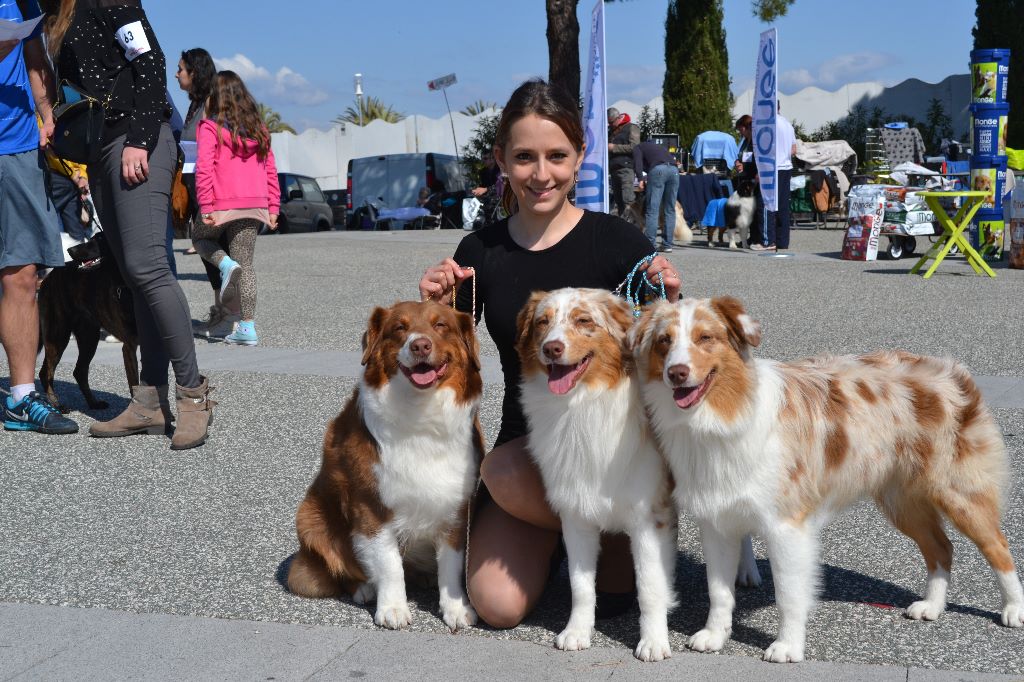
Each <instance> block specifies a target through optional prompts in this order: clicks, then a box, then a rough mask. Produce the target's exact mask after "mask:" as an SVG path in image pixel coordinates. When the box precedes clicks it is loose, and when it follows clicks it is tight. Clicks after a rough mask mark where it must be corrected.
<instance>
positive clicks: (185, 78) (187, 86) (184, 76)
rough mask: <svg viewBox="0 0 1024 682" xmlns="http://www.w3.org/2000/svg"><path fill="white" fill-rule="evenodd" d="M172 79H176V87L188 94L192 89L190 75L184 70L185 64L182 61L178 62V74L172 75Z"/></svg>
mask: <svg viewBox="0 0 1024 682" xmlns="http://www.w3.org/2000/svg"><path fill="white" fill-rule="evenodd" d="M174 77H175V78H177V79H178V87H179V88H181V89H182V90H184V91H185V92H188V91H189V90H191V89H192V74H190V73H189V72H188V69H186V68H185V62H184V60H182V59H179V60H178V73H176V74H174Z"/></svg>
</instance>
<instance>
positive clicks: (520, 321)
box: [516, 291, 548, 358]
mask: <svg viewBox="0 0 1024 682" xmlns="http://www.w3.org/2000/svg"><path fill="white" fill-rule="evenodd" d="M547 295H548V292H546V291H535V292H533V293H532V294H530V298H529V300H527V301H526V305H524V306H523V308H522V310H520V311H519V315H518V316H517V317H516V352H518V353H519V357H520V358H521V357H523V353H524V352H527V351H528V350H529V343H530V337H532V336H533V316H534V315H535V314H536V312H537V306H538V305H540V302H541V301H543V300H544V297H545V296H547Z"/></svg>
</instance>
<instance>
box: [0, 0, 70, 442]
mask: <svg viewBox="0 0 1024 682" xmlns="http://www.w3.org/2000/svg"><path fill="white" fill-rule="evenodd" d="M40 14H41V10H40V9H39V5H38V4H37V2H36V0H18V2H4V3H0V19H6V20H8V21H15V22H20V21H24V20H27V19H33V18H35V17H38V16H39V15H40ZM41 33H42V29H41V27H40V26H36V28H35V30H34V31H33V32H32V34H31V35H29V36H28V37H27V38H25V39H24V40H9V41H2V42H0V286H2V287H3V292H2V294H0V342H2V344H3V347H4V353H5V354H6V355H7V364H8V365H9V366H10V368H11V394H10V395H9V396H4V398H3V417H4V428H5V429H7V430H10V431H38V432H40V433H47V434H63V433H75V432H77V431H78V424H76V423H75V422H73V421H71V420H70V419H68V418H67V417H65V416H63V415H61V414H60V412H58V411H57V410H56V409H55V408H54V407H53V405H51V404H50V403H49V401H47V399H46V396H44V395H41V394H39V393H37V392H36V386H35V376H34V375H35V369H36V353H38V351H39V308H38V307H37V306H36V286H37V284H38V279H37V276H36V270H37V268H38V267H40V266H43V267H60V266H62V265H64V254H63V250H62V248H61V241H60V227H59V221H58V217H57V214H56V212H55V210H54V208H53V206H52V205H51V204H50V202H49V201H48V199H47V194H46V185H45V180H44V178H45V170H44V168H45V163H46V162H45V161H44V159H43V154H42V151H41V149H40V147H42V146H44V145H45V144H46V141H47V139H48V138H49V136H50V135H51V134H52V133H53V73H52V72H51V71H50V65H49V62H47V60H46V52H45V50H44V48H43V41H42V39H41V37H40V35H41ZM37 110H38V111H39V115H40V117H41V118H42V125H41V126H37V125H36V111H37Z"/></svg>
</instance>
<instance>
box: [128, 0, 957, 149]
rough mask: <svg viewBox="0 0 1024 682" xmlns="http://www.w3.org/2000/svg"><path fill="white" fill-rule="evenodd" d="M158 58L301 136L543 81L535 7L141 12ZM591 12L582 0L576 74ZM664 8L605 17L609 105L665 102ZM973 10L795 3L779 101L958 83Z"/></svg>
mask: <svg viewBox="0 0 1024 682" xmlns="http://www.w3.org/2000/svg"><path fill="white" fill-rule="evenodd" d="M143 6H144V7H145V9H146V12H147V14H148V15H149V18H150V21H151V23H152V24H153V27H154V30H155V31H156V34H157V39H158V40H159V42H160V44H161V46H162V48H163V50H164V52H165V53H166V55H167V67H168V72H167V73H168V85H169V88H170V90H171V94H172V97H173V98H174V100H175V103H176V104H177V105H178V107H179V108H180V109H182V110H184V109H185V108H187V104H188V100H187V98H186V97H185V95H184V93H182V92H181V91H180V90H179V89H178V86H177V82H176V81H175V80H174V72H175V70H176V68H177V62H178V58H179V57H180V54H181V51H182V50H184V49H189V48H192V47H204V48H206V49H207V50H208V51H209V52H210V54H211V55H213V57H214V60H215V62H216V63H217V66H218V68H221V69H231V70H233V71H236V72H237V73H238V74H239V75H240V76H241V77H242V78H243V79H244V80H245V81H246V83H247V85H248V86H249V87H250V89H251V90H252V91H253V94H254V95H255V96H256V98H257V99H258V100H260V101H261V102H263V103H264V104H266V105H268V106H270V107H271V108H273V109H274V110H275V111H277V112H278V113H280V114H281V116H282V118H283V119H284V120H285V121H286V122H288V123H289V124H291V125H292V126H293V127H294V128H295V129H296V130H298V131H300V132H301V131H302V130H305V129H306V128H320V129H327V128H329V127H330V125H331V121H332V120H333V119H334V118H335V117H337V116H339V115H340V114H342V113H343V112H344V111H345V109H346V108H347V107H349V106H353V105H354V102H355V95H354V87H353V74H355V73H361V74H362V83H363V92H364V94H365V95H366V96H374V97H377V98H379V99H381V100H382V101H383V102H384V103H385V104H388V105H391V106H392V107H394V108H395V109H396V110H397V111H400V112H402V113H405V114H420V115H425V116H429V117H432V118H440V117H442V116H444V115H446V111H447V110H446V109H445V101H444V97H443V95H442V94H441V93H440V92H431V91H429V90H428V89H427V82H428V81H429V80H431V79H434V78H437V77H439V76H443V75H445V74H449V73H455V75H456V77H457V79H458V82H457V83H456V84H455V85H453V86H452V87H450V88H449V89H448V91H447V95H448V101H449V103H450V105H451V108H452V110H453V111H458V110H460V109H462V108H464V107H466V106H468V105H470V104H471V103H473V102H476V101H478V100H484V101H488V102H496V103H499V104H501V103H504V101H505V100H506V99H507V98H508V96H509V95H510V94H511V92H512V90H514V89H515V87H516V86H517V85H518V84H519V83H520V82H522V81H523V80H525V79H527V78H530V77H534V76H540V77H546V76H547V71H548V57H547V40H546V37H545V30H546V25H547V22H546V18H545V12H544V7H545V3H544V0H429V1H424V0H376V1H371V2H367V1H366V0H304V1H303V2H295V1H291V2H284V3H282V2H281V1H280V0H275V1H274V2H270V1H269V0H246V1H245V2H241V1H240V0H174V1H171V0H146V1H145V2H144V3H143ZM593 6H594V0H580V3H579V8H578V12H577V14H578V16H579V19H580V27H581V31H580V32H581V35H580V49H581V54H582V56H581V65H582V67H583V68H584V69H585V68H586V64H587V60H586V54H587V49H588V44H589V26H590V13H591V11H592V9H593ZM667 7H668V0H622V1H620V2H614V3H609V4H606V5H605V22H606V36H605V41H606V42H605V44H606V61H607V63H608V101H609V103H612V102H615V101H617V100H620V99H628V100H631V101H633V102H637V103H640V104H644V103H646V102H648V101H650V100H651V99H652V98H654V97H656V96H658V95H660V94H661V86H662V80H663V77H664V72H665V67H664V64H665V58H664V50H665V14H666V9H667ZM974 11H975V1H974V0H931V2H928V3H920V2H905V1H902V0H895V1H894V0H888V1H883V0H844V1H843V2H837V1H836V0H797V2H796V4H794V5H793V6H792V7H791V8H790V11H789V14H788V15H787V16H785V17H783V18H782V19H780V20H778V21H777V22H775V24H774V26H775V27H776V28H777V29H778V31H779V48H778V49H779V60H780V62H779V63H780V70H781V73H782V75H781V78H780V90H781V91H782V92H783V93H785V94H792V93H794V92H796V91H798V90H800V89H802V88H803V87H806V86H811V85H813V86H818V87H821V88H823V89H825V90H837V89H839V88H840V87H841V86H843V85H845V84H847V83H855V82H863V81H880V82H882V83H884V84H886V85H894V84H896V83H899V82H902V81H903V80H906V79H907V78H918V79H920V80H923V81H926V82H929V83H936V82H939V81H941V80H942V79H943V78H945V77H946V76H949V75H951V74H956V73H967V64H968V62H969V60H970V51H971V47H972V43H973V39H972V37H971V29H972V28H973V26H974V23H975V17H974ZM724 14H725V20H724V24H725V31H726V47H727V49H728V52H729V74H730V77H731V78H732V81H733V92H734V93H736V94H738V93H740V92H742V91H743V90H744V89H746V88H748V87H750V86H751V84H752V82H753V72H754V64H755V53H756V51H757V46H758V35H759V33H760V32H761V31H762V30H764V29H765V28H767V26H766V25H765V24H762V23H761V22H760V21H759V20H758V19H756V18H755V17H753V15H752V13H751V3H750V0H725V1H724Z"/></svg>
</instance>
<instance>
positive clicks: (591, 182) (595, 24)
mask: <svg viewBox="0 0 1024 682" xmlns="http://www.w3.org/2000/svg"><path fill="white" fill-rule="evenodd" d="M584 75H585V77H586V95H585V97H584V99H583V101H584V114H583V132H584V135H585V138H584V139H585V140H586V144H587V149H586V153H585V155H584V157H583V165H582V166H581V167H580V176H579V181H578V182H577V183H576V205H577V206H578V207H579V208H584V209H587V210H588V211H602V212H604V213H607V212H608V184H607V183H608V116H607V113H606V112H607V110H608V94H607V89H606V87H605V66H604V0H597V3H596V4H595V5H594V11H593V13H592V14H591V20H590V60H589V63H588V66H587V71H586V73H585V74H584Z"/></svg>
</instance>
